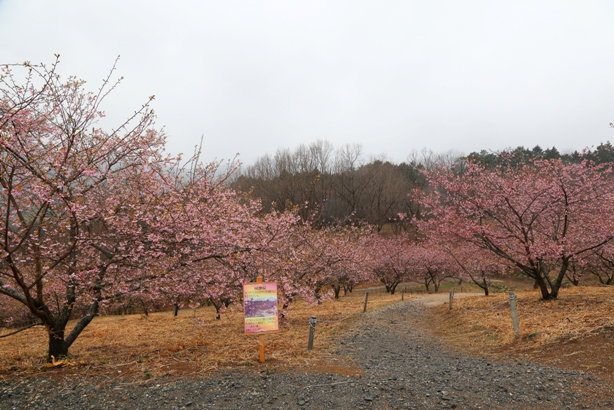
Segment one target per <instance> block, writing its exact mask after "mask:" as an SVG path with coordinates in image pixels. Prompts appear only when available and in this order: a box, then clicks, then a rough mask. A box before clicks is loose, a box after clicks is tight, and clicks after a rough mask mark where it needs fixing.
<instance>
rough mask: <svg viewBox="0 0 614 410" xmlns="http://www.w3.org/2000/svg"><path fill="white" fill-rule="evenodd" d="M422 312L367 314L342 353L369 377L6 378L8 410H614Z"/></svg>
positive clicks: (607, 399)
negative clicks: (467, 343) (435, 328)
mask: <svg viewBox="0 0 614 410" xmlns="http://www.w3.org/2000/svg"><path fill="white" fill-rule="evenodd" d="M424 309H425V307H423V306H422V305H421V304H419V303H416V302H411V301H406V302H403V303H396V304H393V305H391V306H389V307H387V308H385V309H382V310H379V311H375V312H368V313H366V314H364V315H362V317H361V319H360V321H359V322H358V324H357V326H356V328H355V330H354V333H353V334H352V335H350V336H349V337H348V338H347V339H345V340H344V341H342V342H341V345H340V348H339V349H338V352H337V353H338V354H339V356H340V357H341V358H343V357H347V356H350V357H351V358H352V359H353V360H354V362H355V363H356V364H357V365H358V366H360V367H362V368H363V369H364V373H363V375H362V376H343V375H337V374H321V373H304V372H301V371H296V370H295V371H291V372H280V373H273V374H270V375H266V374H258V373H255V372H254V371H251V372H250V371H239V370H236V371H231V372H221V373H217V374H216V375H215V376H214V377H212V378H198V379H197V378H192V379H185V378H184V379H176V378H168V379H164V378H157V379H152V380H149V381H147V382H142V381H140V382H138V381H134V382H132V383H131V380H118V379H115V380H112V379H108V378H105V377H97V378H96V377H94V378H87V379H83V378H79V377H77V376H73V377H71V378H65V379H62V380H58V379H54V378H36V379H30V380H26V379H22V380H5V381H2V380H1V379H0V410H8V409H25V408H29V409H183V408H187V409H252V408H264V409H299V408H300V409H442V408H458V409H529V408H539V409H582V408H591V409H604V408H614V399H613V398H612V393H609V395H608V396H601V397H597V398H596V397H595V392H608V391H609V390H611V389H610V388H609V387H608V386H603V385H601V383H600V382H599V381H598V380H594V379H592V378H590V377H589V376H586V375H584V374H581V373H580V372H566V371H563V370H558V369H552V368H546V367H540V366H537V365H534V364H531V363H522V362H515V361H514V362H510V363H500V362H493V361H489V360H486V359H482V358H476V357H471V356H467V355H464V354H461V353H458V352H455V351H453V350H451V349H450V348H447V347H444V346H442V345H441V344H440V343H439V342H438V341H437V340H436V339H435V338H434V337H433V336H431V335H429V334H428V333H426V332H425V331H423V330H421V329H422V328H423V327H424V326H425V325H426V324H425V323H424V318H423V315H422V313H423V311H424ZM316 340H317V339H316ZM591 392H592V393H591ZM587 403H588V404H587Z"/></svg>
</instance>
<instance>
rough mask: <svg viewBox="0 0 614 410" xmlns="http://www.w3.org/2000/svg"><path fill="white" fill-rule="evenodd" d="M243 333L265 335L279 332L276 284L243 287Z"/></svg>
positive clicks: (249, 284)
mask: <svg viewBox="0 0 614 410" xmlns="http://www.w3.org/2000/svg"><path fill="white" fill-rule="evenodd" d="M243 304H244V311H245V333H266V332H275V331H277V330H279V324H278V322H277V283H274V282H271V283H246V284H244V285H243Z"/></svg>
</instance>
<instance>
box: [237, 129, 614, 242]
mask: <svg viewBox="0 0 614 410" xmlns="http://www.w3.org/2000/svg"><path fill="white" fill-rule="evenodd" d="M536 159H561V160H562V161H564V162H581V161H584V160H588V161H591V162H594V163H598V164H601V163H614V147H613V146H612V145H611V144H610V143H609V142H607V143H602V144H600V145H599V146H598V147H596V148H594V149H586V150H584V151H582V152H578V151H574V152H572V153H564V154H561V153H560V152H559V151H558V150H557V149H556V147H552V148H546V149H542V148H541V147H539V146H535V147H534V148H533V149H528V148H524V147H518V148H516V149H509V150H506V151H503V152H490V151H486V150H482V151H480V152H472V153H470V154H469V155H467V156H464V155H463V154H462V153H459V152H453V151H450V152H446V153H435V152H433V151H429V150H426V149H425V150H422V151H413V152H411V153H410V154H409V155H408V157H407V160H406V161H404V162H401V163H399V164H395V163H393V162H390V161H388V160H387V159H386V158H382V157H379V158H378V157H376V158H371V159H369V160H368V161H365V159H364V158H363V152H362V147H361V146H360V145H358V144H346V145H343V146H341V147H339V148H335V147H334V146H333V144H332V143H330V142H328V141H322V140H318V141H316V142H313V143H311V144H310V145H300V146H298V147H297V148H296V149H294V150H290V149H278V150H277V151H276V152H275V154H273V155H270V154H267V155H264V156H263V157H260V158H258V159H257V160H256V162H255V163H254V164H253V165H250V166H247V167H245V168H244V169H242V170H241V172H239V174H238V175H237V177H236V178H235V179H234V181H233V182H232V183H231V187H232V188H234V189H235V190H237V191H239V192H243V193H246V194H249V195H251V196H252V197H255V198H259V199H260V200H261V201H262V204H263V211H265V212H269V211H271V210H275V211H278V212H284V211H287V210H290V209H293V208H295V207H298V208H299V214H300V215H301V217H302V218H304V219H306V220H310V221H311V223H312V224H313V225H314V227H319V226H325V225H335V224H340V225H343V224H355V223H360V222H366V223H369V224H371V225H373V226H374V227H376V229H377V230H378V231H382V229H383V228H384V227H388V228H391V229H393V230H403V229H406V228H407V225H406V224H407V222H404V221H401V220H400V219H399V217H398V215H399V214H405V215H407V216H408V217H416V218H420V217H421V209H420V206H419V205H418V202H417V195H419V194H420V192H421V191H424V190H426V189H428V186H427V183H426V179H425V177H424V176H423V174H422V171H423V170H429V169H433V168H435V167H440V166H445V167H452V166H455V167H457V169H458V170H459V172H462V169H463V165H464V164H465V163H466V161H472V162H475V163H479V164H481V165H482V166H484V167H485V168H489V167H496V166H499V165H502V164H504V163H505V164H511V165H512V166H514V165H518V164H522V163H527V162H529V161H531V160H536Z"/></svg>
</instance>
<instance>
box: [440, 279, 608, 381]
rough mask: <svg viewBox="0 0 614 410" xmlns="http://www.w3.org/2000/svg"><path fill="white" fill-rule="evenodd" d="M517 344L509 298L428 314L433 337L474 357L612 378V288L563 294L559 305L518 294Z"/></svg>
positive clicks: (469, 301)
mask: <svg viewBox="0 0 614 410" xmlns="http://www.w3.org/2000/svg"><path fill="white" fill-rule="evenodd" d="M516 295H517V300H518V316H519V322H520V338H518V339H516V337H515V335H514V331H513V326H512V319H511V313H510V305H509V303H506V301H507V300H508V299H509V296H508V295H507V294H497V295H492V296H489V297H484V296H481V297H472V298H465V299H457V300H455V301H454V308H453V310H452V311H450V310H449V308H448V305H445V306H444V305H442V306H437V307H436V308H433V309H432V310H430V316H431V319H432V320H431V323H432V324H433V328H434V329H435V330H434V331H435V332H436V333H437V335H438V336H439V337H441V338H443V339H444V340H445V341H446V342H448V343H450V344H452V345H455V346H457V347H460V348H462V349H464V350H468V351H470V352H472V353H476V354H482V355H491V356H495V357H501V356H504V357H516V358H520V359H527V360H536V361H539V362H543V363H546V364H552V365H558V366H561V367H565V368H570V369H577V370H595V371H596V372H597V373H600V375H601V376H604V377H608V378H612V374H613V373H612V370H614V354H613V353H612V347H614V287H573V288H566V289H562V290H561V292H560V295H559V298H558V299H557V300H551V301H543V300H540V294H539V293H538V292H535V291H522V292H517V293H516Z"/></svg>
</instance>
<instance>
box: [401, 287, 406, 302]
mask: <svg viewBox="0 0 614 410" xmlns="http://www.w3.org/2000/svg"><path fill="white" fill-rule="evenodd" d="M401 300H405V289H403V290H401Z"/></svg>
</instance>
